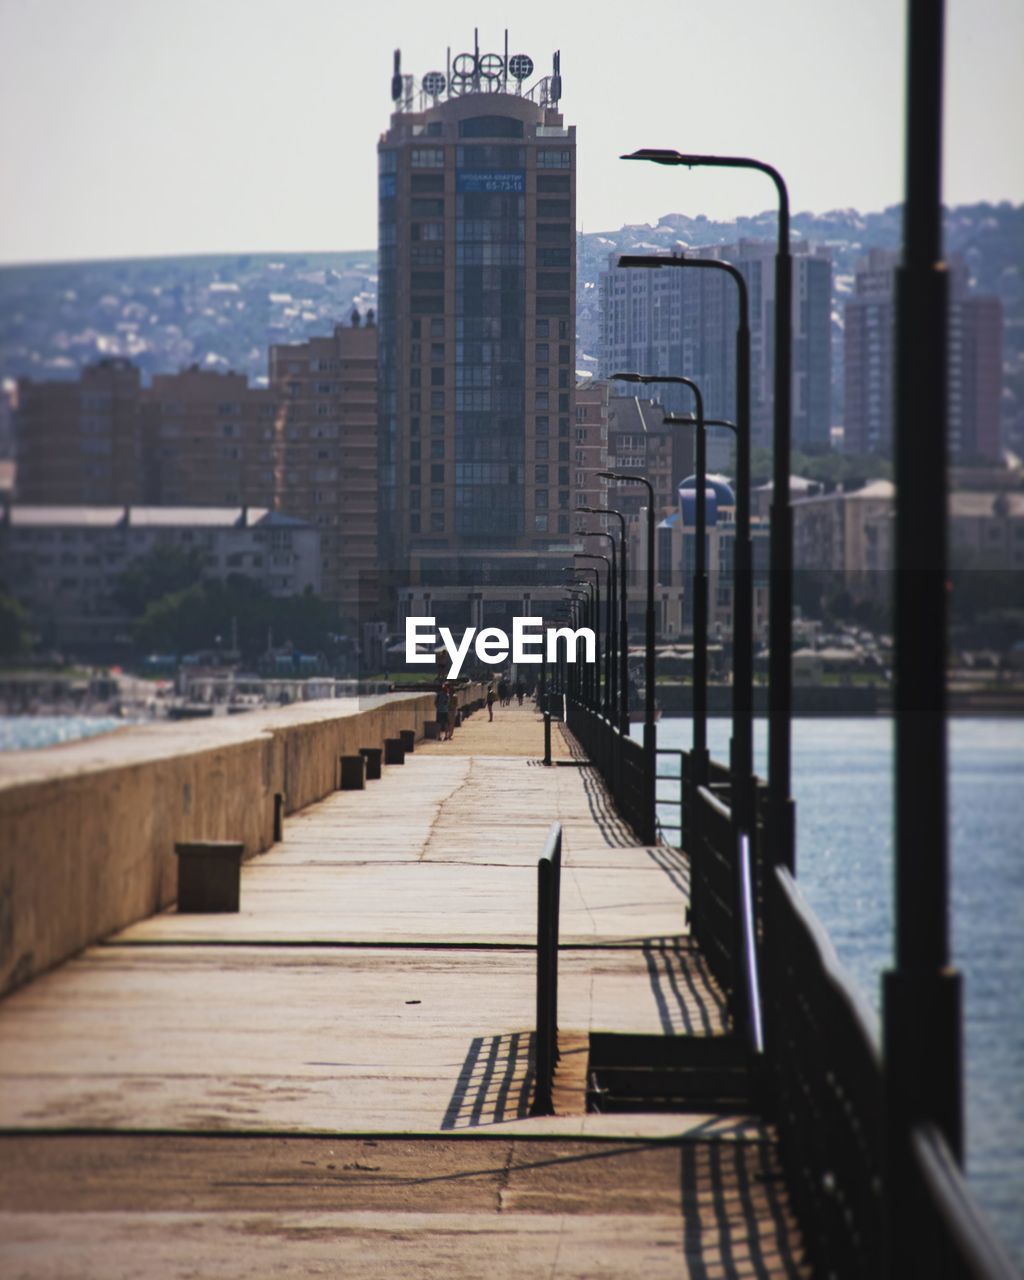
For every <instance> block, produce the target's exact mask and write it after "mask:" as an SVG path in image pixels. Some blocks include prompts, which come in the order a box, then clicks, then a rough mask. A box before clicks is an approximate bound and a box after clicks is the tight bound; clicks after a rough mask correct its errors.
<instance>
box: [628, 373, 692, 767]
mask: <svg viewBox="0 0 1024 1280" xmlns="http://www.w3.org/2000/svg"><path fill="white" fill-rule="evenodd" d="M611 378H612V381H614V382H637V383H641V384H642V385H644V386H649V385H650V384H651V383H655V382H671V383H676V384H678V385H680V386H684V387H689V388H690V390H691V391H692V392H693V395H694V399H695V400H696V403H697V418H696V425H697V467H696V470H697V528H696V537H695V543H694V552H695V555H694V570H693V785H694V789H695V790H696V788H697V787H702V786H704V784H705V783H706V782H707V780H708V571H707V545H706V544H707V484H708V466H707V432H706V431H705V429H704V397H703V395H702V394H701V390H700V387H699V386H698V385H697V383H696V382H694V380H693V379H692V378H687V377H684V376H683V375H682V374H669V373H664V374H662V373H657V374H655V373H613V374H612V375H611ZM685 421H688V419H686V420H685ZM653 570H654V565H653V561H652V564H651V571H652V574H653ZM651 581H652V584H653V577H652V579H651Z"/></svg>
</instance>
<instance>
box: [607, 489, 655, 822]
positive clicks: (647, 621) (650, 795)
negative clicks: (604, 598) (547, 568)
mask: <svg viewBox="0 0 1024 1280" xmlns="http://www.w3.org/2000/svg"><path fill="white" fill-rule="evenodd" d="M597 474H598V476H599V477H600V478H601V479H602V480H615V481H617V482H618V483H620V484H642V485H644V486H645V487H646V489H647V606H646V608H645V610H644V631H645V636H644V765H645V773H646V777H645V797H644V829H643V831H642V832H641V838H642V839H643V842H644V844H654V843H655V841H656V840H657V838H658V824H657V801H656V799H655V797H656V794H657V793H656V787H657V782H656V780H655V779H656V776H657V771H658V770H657V764H658V739H657V730H656V729H655V722H654V486H653V485H652V484H651V482H650V480H648V479H647V478H646V477H645V476H635V475H629V474H626V473H624V472H621V471H599V472H598V473H597Z"/></svg>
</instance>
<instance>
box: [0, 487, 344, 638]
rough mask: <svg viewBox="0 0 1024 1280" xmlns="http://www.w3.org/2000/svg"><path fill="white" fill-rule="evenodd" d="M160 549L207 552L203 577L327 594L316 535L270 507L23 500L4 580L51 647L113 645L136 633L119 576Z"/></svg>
mask: <svg viewBox="0 0 1024 1280" xmlns="http://www.w3.org/2000/svg"><path fill="white" fill-rule="evenodd" d="M160 547H175V548H179V549H183V550H195V551H198V552H200V553H201V555H202V560H203V569H202V576H203V578H221V579H223V578H227V577H228V576H229V575H231V574H244V575H245V576H246V577H248V578H252V579H253V580H254V581H256V582H258V583H260V585H262V586H263V587H265V588H266V590H267V591H268V592H270V594H271V595H275V596H292V595H297V594H300V593H301V592H303V591H305V590H306V589H307V588H308V589H310V590H313V591H317V592H318V591H319V589H320V533H319V530H318V529H317V528H316V527H315V526H312V525H310V524H307V523H306V522H304V521H301V520H296V519H293V518H291V517H289V516H284V515H281V514H280V513H279V512H276V511H272V510H269V509H268V508H265V507H263V508H255V509H252V508H245V507H241V508H240V507H132V506H124V507H115V506H85V505H74V506H42V505H29V504H23V503H17V504H14V505H12V506H10V507H6V508H4V510H3V516H2V520H0V580H3V581H5V582H6V583H7V586H8V588H9V590H10V591H11V592H12V593H13V594H14V596H15V597H16V598H17V599H18V600H19V601H20V602H21V603H22V604H23V605H24V606H25V607H26V608H27V609H28V610H29V611H30V612H31V614H32V617H33V621H34V623H35V625H36V627H37V628H38V629H39V630H40V631H41V632H42V633H43V635H44V637H45V639H46V642H47V643H48V644H51V645H56V646H58V647H72V648H82V649H88V648H89V647H90V646H94V645H96V646H103V645H109V644H110V643H111V642H114V641H117V640H119V639H120V640H124V639H125V637H126V635H127V633H128V630H129V620H128V619H127V618H125V617H124V615H123V614H122V612H121V610H120V609H119V608H118V606H117V604H116V602H115V600H114V593H115V589H116V587H117V582H118V579H119V578H120V576H121V574H122V573H123V572H124V570H125V569H126V568H127V567H128V566H129V565H130V564H131V563H132V562H133V561H134V560H137V559H139V558H140V557H141V556H144V555H146V554H147V553H149V552H152V551H154V550H156V549H157V548H160Z"/></svg>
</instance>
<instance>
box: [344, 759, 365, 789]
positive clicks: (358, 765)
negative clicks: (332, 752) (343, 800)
mask: <svg viewBox="0 0 1024 1280" xmlns="http://www.w3.org/2000/svg"><path fill="white" fill-rule="evenodd" d="M338 759H339V761H340V763H341V781H340V787H341V790H342V791H362V790H363V789H364V788H365V787H366V757H365V756H363V755H358V756H339V757H338Z"/></svg>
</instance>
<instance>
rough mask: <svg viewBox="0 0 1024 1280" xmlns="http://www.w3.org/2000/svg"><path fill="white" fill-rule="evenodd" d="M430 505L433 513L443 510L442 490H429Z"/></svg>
mask: <svg viewBox="0 0 1024 1280" xmlns="http://www.w3.org/2000/svg"><path fill="white" fill-rule="evenodd" d="M430 505H431V507H433V508H434V510H435V511H436V510H442V511H443V510H444V490H443V489H431V491H430Z"/></svg>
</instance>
